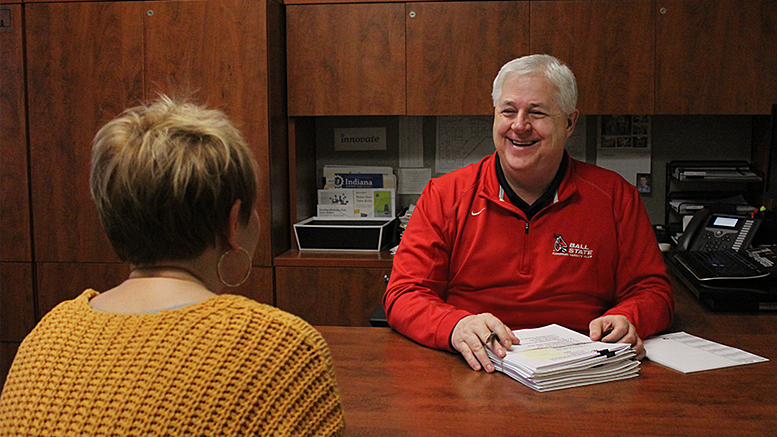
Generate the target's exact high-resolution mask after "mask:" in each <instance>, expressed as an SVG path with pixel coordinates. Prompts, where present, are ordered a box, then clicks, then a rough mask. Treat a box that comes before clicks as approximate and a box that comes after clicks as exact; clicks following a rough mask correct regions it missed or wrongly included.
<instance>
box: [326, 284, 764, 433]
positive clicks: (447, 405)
mask: <svg viewBox="0 0 777 437" xmlns="http://www.w3.org/2000/svg"><path fill="white" fill-rule="evenodd" d="M675 290H676V291H675V293H676V300H677V314H676V319H675V323H674V325H673V326H672V328H671V329H670V330H669V331H670V332H675V331H680V330H683V331H686V332H688V333H690V334H693V335H698V336H700V337H703V338H706V339H709V340H712V341H717V342H720V343H723V344H726V345H729V346H733V347H738V348H741V349H744V350H746V351H749V352H752V353H754V354H757V355H760V356H764V357H766V358H769V359H770V361H769V362H766V363H759V364H753V365H748V366H738V367H732V368H727V369H717V370H711V371H706V372H699V373H690V374H683V373H680V372H677V371H675V370H672V369H669V368H666V367H663V366H661V365H659V364H656V363H652V362H650V361H648V360H645V361H643V362H642V366H641V372H640V376H639V377H638V378H634V379H631V380H626V381H618V382H611V383H606V384H597V385H591V386H586V387H577V388H571V389H565V390H558V391H552V392H547V393H539V392H535V391H534V390H531V389H529V388H527V387H525V386H523V385H521V384H520V383H518V382H517V381H514V380H512V379H510V378H509V377H508V376H506V375H503V374H501V373H494V374H486V373H483V372H474V371H471V370H469V367H468V366H467V364H466V363H465V362H464V360H463V359H462V358H460V357H459V356H458V355H454V354H451V353H447V352H442V351H437V350H432V349H428V348H426V347H423V346H420V345H418V344H416V343H413V342H412V341H410V340H408V339H406V338H405V337H403V336H402V335H400V334H397V333H396V332H394V331H392V330H391V329H389V328H362V327H318V328H319V329H320V331H321V332H322V333H323V335H324V337H325V338H326V340H327V342H328V343H329V347H330V349H331V351H332V356H333V359H334V363H335V373H336V375H337V378H338V383H339V386H340V394H341V396H342V399H343V405H344V409H345V420H346V431H347V432H346V435H349V436H393V437H396V436H416V435H419V436H446V437H447V436H470V435H473V436H474V435H478V436H511V435H521V436H538V435H559V436H587V435H591V436H622V435H666V436H678V435H703V436H724V435H725V436H766V435H775V432H777V314H758V315H744V314H714V313H709V312H707V311H706V309H705V308H704V307H703V306H701V304H699V303H698V302H697V301H695V300H694V299H695V298H694V297H693V296H692V295H691V294H690V292H689V291H688V290H687V289H685V288H684V287H683V286H682V284H680V283H679V282H675Z"/></svg>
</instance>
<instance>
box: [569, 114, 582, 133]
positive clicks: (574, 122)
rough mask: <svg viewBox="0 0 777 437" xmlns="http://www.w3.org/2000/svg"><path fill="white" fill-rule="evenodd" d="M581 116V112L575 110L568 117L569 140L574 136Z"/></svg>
mask: <svg viewBox="0 0 777 437" xmlns="http://www.w3.org/2000/svg"><path fill="white" fill-rule="evenodd" d="M579 116H580V111H578V110H577V109H575V110H574V111H572V113H571V114H569V115H568V116H567V138H569V136H570V135H572V132H574V130H575V126H576V125H577V118H578V117H579Z"/></svg>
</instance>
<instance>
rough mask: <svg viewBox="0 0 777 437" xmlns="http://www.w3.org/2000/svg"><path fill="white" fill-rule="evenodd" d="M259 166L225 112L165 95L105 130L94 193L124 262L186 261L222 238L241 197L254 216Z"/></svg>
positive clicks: (246, 213)
mask: <svg viewBox="0 0 777 437" xmlns="http://www.w3.org/2000/svg"><path fill="white" fill-rule="evenodd" d="M256 169H257V166H256V162H255V160H254V158H253V157H252V155H251V152H250V150H249V149H248V147H247V145H246V143H245V140H244V139H243V137H242V135H241V134H240V132H239V131H238V130H237V129H236V128H235V127H234V126H233V125H232V123H231V122H230V121H229V119H228V118H227V116H226V115H225V114H224V113H222V112H221V111H216V110H211V109H206V108H204V107H201V106H197V105H195V104H192V103H187V102H178V101H175V100H173V99H170V98H168V97H165V96H162V97H161V98H160V99H158V100H157V101H154V102H151V103H149V104H145V105H141V106H137V107H134V108H130V109H128V110H126V111H124V112H123V113H122V114H121V115H119V116H118V117H117V118H116V119H114V120H112V121H110V122H109V123H107V124H106V125H105V126H104V127H103V128H102V129H100V131H99V132H98V133H97V135H96V136H95V139H94V145H93V154H92V169H91V192H92V198H93V199H94V202H95V205H96V206H97V210H98V213H99V215H100V221H101V222H102V225H103V228H104V229H105V232H106V233H107V235H108V239H109V240H110V241H111V244H112V246H113V248H114V250H115V251H116V253H117V255H118V256H119V258H121V259H122V260H123V261H126V262H129V263H131V264H134V265H149V264H154V263H157V262H159V261H165V260H185V259H191V258H194V257H196V256H198V255H200V254H201V253H202V252H203V251H205V249H206V248H208V247H212V246H214V245H215V243H216V238H218V237H217V235H218V234H219V233H220V232H222V231H223V230H224V229H225V228H226V227H227V224H228V219H229V213H230V209H231V207H232V205H233V204H234V202H235V201H236V200H238V199H240V200H241V201H242V203H241V209H240V215H239V219H240V221H241V222H243V223H247V222H248V220H249V218H250V214H251V210H252V208H253V207H254V204H255V202H256V196H257V175H256V172H257V170H256Z"/></svg>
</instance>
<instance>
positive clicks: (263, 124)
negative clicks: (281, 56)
mask: <svg viewBox="0 0 777 437" xmlns="http://www.w3.org/2000/svg"><path fill="white" fill-rule="evenodd" d="M145 6H146V9H147V12H146V13H145V14H144V15H145V31H146V33H145V35H146V42H145V52H146V80H145V82H146V87H147V90H146V95H148V96H149V97H153V96H155V95H157V94H158V93H160V92H161V93H165V94H169V95H174V96H187V95H188V96H191V98H192V99H193V100H194V101H195V102H198V103H202V104H205V105H206V106H208V107H212V108H218V109H221V110H223V111H224V112H226V113H227V115H228V116H229V117H230V119H231V120H232V122H233V123H235V125H236V126H238V128H239V129H240V130H241V132H242V133H243V134H244V135H245V137H246V140H247V142H248V144H249V146H250V147H251V148H252V149H253V151H254V155H255V157H256V159H257V162H258V163H259V165H260V174H259V177H260V184H259V199H258V204H259V205H260V208H258V210H259V214H260V221H261V223H262V230H263V231H265V232H267V234H265V235H263V237H264V238H262V239H261V240H260V243H259V246H258V247H257V251H256V254H255V256H254V264H256V265H264V266H270V265H272V250H271V238H270V237H269V233H270V225H269V224H270V222H271V220H272V215H271V212H272V211H271V208H269V207H268V206H269V205H270V195H271V193H270V171H271V167H270V164H269V162H270V157H269V146H268V123H269V117H268V93H267V88H268V75H267V44H266V33H267V31H266V11H265V8H264V2H261V1H255V0H218V1H179V2H147V3H145ZM247 17H250V19H246V18H247ZM282 125H283V126H285V121H284V123H282ZM283 146H284V147H285V146H286V142H285V141H284V142H283ZM280 164H281V165H284V164H285V162H282V163H280Z"/></svg>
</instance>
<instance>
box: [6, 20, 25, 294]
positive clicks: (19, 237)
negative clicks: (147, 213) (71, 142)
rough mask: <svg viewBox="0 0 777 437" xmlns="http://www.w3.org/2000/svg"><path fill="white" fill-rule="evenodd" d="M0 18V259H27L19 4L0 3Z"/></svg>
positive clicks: (22, 63)
mask: <svg viewBox="0 0 777 437" xmlns="http://www.w3.org/2000/svg"><path fill="white" fill-rule="evenodd" d="M0 20H2V25H3V27H2V29H0V60H2V61H0V229H2V231H0V261H30V259H31V258H30V255H31V246H30V217H29V212H30V208H29V197H28V190H27V130H26V126H27V124H26V114H25V105H24V60H23V46H22V44H23V43H22V6H21V5H0ZM29 285H30V286H32V284H29Z"/></svg>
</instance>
